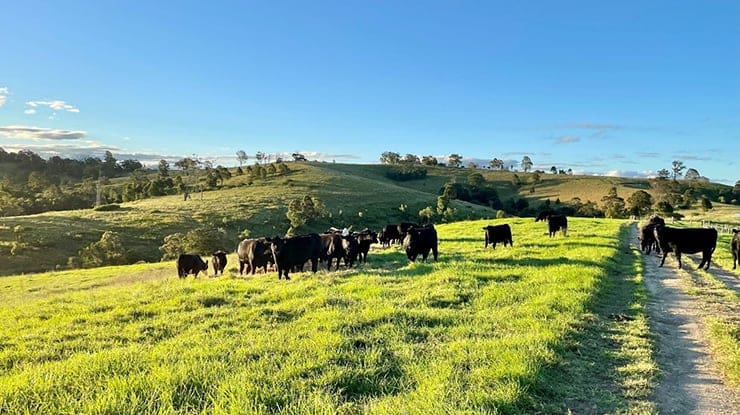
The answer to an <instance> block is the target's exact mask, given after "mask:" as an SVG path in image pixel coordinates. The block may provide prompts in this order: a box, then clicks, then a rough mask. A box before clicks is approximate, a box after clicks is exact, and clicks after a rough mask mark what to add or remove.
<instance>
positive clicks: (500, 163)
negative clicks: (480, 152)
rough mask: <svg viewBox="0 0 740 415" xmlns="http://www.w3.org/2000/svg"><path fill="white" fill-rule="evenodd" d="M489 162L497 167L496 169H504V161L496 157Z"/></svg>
mask: <svg viewBox="0 0 740 415" xmlns="http://www.w3.org/2000/svg"><path fill="white" fill-rule="evenodd" d="M488 164H489V165H490V166H491V168H492V169H496V170H503V169H504V161H503V160H501V159H498V158H496V157H494V158H493V159H492V160H491V161H490V162H489V163H488Z"/></svg>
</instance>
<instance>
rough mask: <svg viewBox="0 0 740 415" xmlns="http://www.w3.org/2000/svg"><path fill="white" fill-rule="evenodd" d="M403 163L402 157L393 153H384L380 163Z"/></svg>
mask: <svg viewBox="0 0 740 415" xmlns="http://www.w3.org/2000/svg"><path fill="white" fill-rule="evenodd" d="M400 161H401V155H400V154H398V153H395V152H393V151H384V152H383V154H381V155H380V162H381V163H382V164H398V163H399V162H400Z"/></svg>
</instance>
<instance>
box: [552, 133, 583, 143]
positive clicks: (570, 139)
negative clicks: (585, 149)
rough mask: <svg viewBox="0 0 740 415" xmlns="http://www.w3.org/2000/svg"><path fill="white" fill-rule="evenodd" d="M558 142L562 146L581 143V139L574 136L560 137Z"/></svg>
mask: <svg viewBox="0 0 740 415" xmlns="http://www.w3.org/2000/svg"><path fill="white" fill-rule="evenodd" d="M556 140H557V142H558V143H560V144H570V143H576V142H578V141H580V138H578V137H576V136H572V135H564V136H562V137H558V138H557V139H556Z"/></svg>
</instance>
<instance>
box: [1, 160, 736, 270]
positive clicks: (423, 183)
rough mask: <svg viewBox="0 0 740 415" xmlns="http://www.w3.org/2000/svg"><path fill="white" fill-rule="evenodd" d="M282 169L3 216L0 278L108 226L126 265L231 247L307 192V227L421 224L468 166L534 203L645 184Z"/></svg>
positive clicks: (472, 208)
mask: <svg viewBox="0 0 740 415" xmlns="http://www.w3.org/2000/svg"><path fill="white" fill-rule="evenodd" d="M289 166H290V172H289V173H287V174H286V175H282V176H268V177H267V178H266V179H264V180H254V181H251V184H250V180H249V178H248V177H247V176H246V175H241V176H236V175H235V176H233V177H232V178H231V179H228V180H226V181H225V183H224V185H223V186H222V187H221V188H220V189H219V190H212V191H206V192H203V193H199V194H194V195H192V198H191V199H190V200H188V201H183V198H182V196H180V195H176V196H163V197H156V198H150V199H143V200H138V201H135V202H128V203H123V204H121V205H120V209H118V210H114V211H96V210H93V209H84V210H76V211H63V212H47V213H43V214H37V215H28V216H16V217H4V218H0V254H2V255H3V258H4V263H3V267H2V269H0V275H9V274H17V273H28V272H39V271H48V270H55V269H64V268H66V267H67V264H68V261H69V258H70V257H73V256H76V255H77V254H78V252H79V251H80V250H81V249H82V248H83V247H85V246H87V245H88V244H90V243H92V242H95V241H97V240H99V239H100V236H101V234H102V233H103V232H105V231H108V230H111V231H116V232H118V233H119V234H120V235H121V237H122V240H123V244H124V246H125V247H126V249H127V250H128V252H129V260H130V262H137V261H146V262H155V261H159V259H160V258H161V256H162V255H161V252H160V251H159V250H158V247H159V246H161V245H162V243H163V238H164V237H165V236H167V235H170V234H173V233H176V232H186V231H189V230H192V229H199V228H204V227H207V228H218V229H221V230H222V231H223V232H224V234H225V235H226V239H227V240H230V241H232V246H223V247H220V248H221V249H224V250H226V251H229V252H231V251H232V250H233V247H235V246H236V243H237V241H238V240H239V238H240V235H244V234H245V233H244V231H245V230H247V231H248V232H247V233H248V234H249V235H251V236H268V235H269V236H272V235H283V234H285V232H286V231H287V229H288V228H289V222H288V220H287V218H286V216H285V213H286V210H287V205H288V203H289V202H290V201H291V200H293V199H297V198H302V197H303V196H305V195H311V196H312V197H315V198H317V199H319V200H320V201H321V202H323V204H324V205H325V206H326V208H327V211H328V216H327V217H326V218H323V219H321V220H318V221H316V222H315V223H313V224H311V225H310V226H307V227H306V229H305V230H306V231H322V230H324V229H326V228H327V227H328V226H338V227H344V226H351V227H353V228H354V229H362V228H365V227H369V228H371V229H379V228H380V227H381V226H382V225H384V224H386V223H395V222H399V221H418V220H419V219H420V218H419V216H418V212H419V210H421V209H423V208H424V207H427V206H432V207H436V203H437V197H438V195H439V192H440V189H441V188H442V187H443V186H444V184H445V183H448V182H458V183H465V182H466V180H467V177H468V175H469V174H470V173H471V172H476V173H480V174H482V175H483V177H484V178H485V179H486V181H487V182H488V183H490V184H491V185H492V186H493V187H495V189H496V191H497V192H498V194H499V197H500V199H501V200H502V201H506V200H510V199H513V198H526V199H528V200H529V203H530V206H533V207H534V206H537V205H539V204H541V203H542V202H543V201H544V200H546V199H550V200H551V201H555V200H557V199H560V200H561V201H563V202H566V201H568V200H570V199H572V198H573V197H579V198H581V199H582V200H583V201H587V200H592V201H595V202H597V203H598V201H599V200H600V199H601V197H602V196H603V195H605V194H606V193H607V191H608V190H609V188H610V187H613V186H614V187H616V188H617V191H618V194H619V195H620V196H621V197H623V198H625V199H627V198H628V197H629V195H630V194H631V193H632V192H634V191H636V190H638V189H643V190H647V191H648V192H651V191H652V189H650V184H649V182H648V181H647V180H639V179H625V178H616V177H586V176H563V175H545V174H542V175H540V179H539V181H538V182H537V183H534V181H533V175H532V174H525V173H513V172H508V171H490V170H483V169H475V170H471V169H450V168H444V167H429V168H427V170H428V174H427V176H426V177H425V178H423V179H418V180H410V181H394V180H391V179H389V178H388V177H386V174H385V172H386V171H387V169H388V166H384V165H356V164H334V163H289ZM116 180H117V182H119V183H120V182H121V181H123V180H124V179H116ZM452 207H454V208H455V209H456V211H457V214H456V219H476V218H494V217H496V211H495V210H493V209H490V208H488V207H486V206H481V205H476V204H471V203H468V202H463V201H459V200H454V201H453V202H452ZM723 209H724V210H726V211H727V213H726V215H723V216H722V218H723V219H724V220H727V219H728V218H729V220H732V218H733V216H732V215H734V212H736V211H737V209H736V207H735V206H725V205H719V204H718V209H717V210H723ZM693 218H694V219H698V218H699V217H698V216H697V217H693ZM714 220H717V219H714ZM202 254H207V252H203V253H202Z"/></svg>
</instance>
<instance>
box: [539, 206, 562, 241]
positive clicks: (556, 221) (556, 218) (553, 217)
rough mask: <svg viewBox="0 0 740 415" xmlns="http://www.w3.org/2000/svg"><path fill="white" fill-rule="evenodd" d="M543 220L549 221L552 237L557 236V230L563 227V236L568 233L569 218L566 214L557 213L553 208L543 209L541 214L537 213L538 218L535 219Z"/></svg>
mask: <svg viewBox="0 0 740 415" xmlns="http://www.w3.org/2000/svg"><path fill="white" fill-rule="evenodd" d="M541 220H543V221H547V228H548V230H549V233H550V238H552V237H553V236H555V234H556V233H557V231H559V230H561V229H562V231H563V236H566V235H567V233H568V218H567V217H566V216H565V215H559V214H556V213H555V211H553V210H543V211H542V212H540V214H539V215H537V218H536V219H535V220H534V221H535V222H539V221H541Z"/></svg>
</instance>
